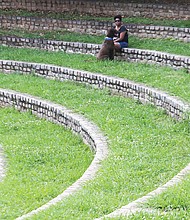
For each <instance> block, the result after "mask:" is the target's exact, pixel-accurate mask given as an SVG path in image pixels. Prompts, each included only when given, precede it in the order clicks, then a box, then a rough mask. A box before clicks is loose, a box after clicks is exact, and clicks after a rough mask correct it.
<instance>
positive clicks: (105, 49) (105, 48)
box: [97, 28, 116, 60]
mask: <svg viewBox="0 0 190 220" xmlns="http://www.w3.org/2000/svg"><path fill="white" fill-rule="evenodd" d="M115 35H116V30H115V29H114V28H109V29H108V30H107V35H106V37H105V39H104V42H103V44H102V47H101V49H100V51H99V52H98V54H97V59H98V60H113V59H114V55H115V49H114V42H113V38H114V37H115Z"/></svg>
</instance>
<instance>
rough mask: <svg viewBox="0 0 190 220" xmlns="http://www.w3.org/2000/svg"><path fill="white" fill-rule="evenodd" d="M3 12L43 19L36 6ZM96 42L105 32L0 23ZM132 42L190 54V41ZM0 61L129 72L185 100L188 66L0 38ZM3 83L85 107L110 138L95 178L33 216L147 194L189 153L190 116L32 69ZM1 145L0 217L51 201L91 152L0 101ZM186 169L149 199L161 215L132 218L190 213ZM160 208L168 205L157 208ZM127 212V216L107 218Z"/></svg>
mask: <svg viewBox="0 0 190 220" xmlns="http://www.w3.org/2000/svg"><path fill="white" fill-rule="evenodd" d="M0 14H1V15H3V14H7V15H17V16H37V17H44V14H43V13H40V12H38V13H30V12H27V11H24V10H23V11H10V10H8V11H5V10H3V11H2V10H0ZM45 17H52V18H63V19H78V18H79V15H76V14H73V15H72V16H71V15H70V14H66V13H62V14H54V13H47V14H45ZM80 19H81V20H100V21H112V20H113V18H101V17H99V18H96V17H92V16H87V15H86V16H80ZM124 22H127V23H136V24H137V23H138V24H148V25H165V26H174V27H188V28H189V25H190V21H178V20H153V19H144V18H124ZM5 35H9V36H20V37H31V38H39V37H40V38H45V39H56V40H63V41H78V42H86V43H88V42H89V43H102V41H103V38H104V36H90V35H84V34H78V33H77V34H75V33H69V32H66V31H56V32H47V31H44V32H33V33H31V32H27V31H23V30H4V29H1V30H0V36H5ZM129 47H131V48H140V49H151V50H158V51H165V52H168V53H174V54H181V55H186V56H190V44H189V43H183V42H178V41H176V40H172V39H167V40H163V39H162V40H161V39H160V40H159V39H156V40H154V39H139V38H136V37H132V36H129ZM0 59H8V60H19V61H28V62H38V63H47V64H54V65H59V66H65V67H70V68H75V69H82V70H87V71H90V72H98V73H102V74H106V75H110V76H117V77H121V78H127V79H130V80H133V81H136V82H140V83H145V84H146V85H149V86H152V87H155V88H159V89H161V90H164V91H167V92H169V93H170V94H171V95H175V96H178V97H180V98H181V99H183V100H185V101H188V102H190V91H189V88H190V74H187V73H186V71H185V70H179V71H175V70H173V69H171V68H169V67H159V68H158V66H156V65H147V64H138V63H127V62H118V61H105V62H101V61H97V60H96V58H95V57H93V56H89V55H79V54H66V53H63V52H47V51H40V50H36V49H18V48H17V49H16V48H10V47H3V46H0ZM0 87H1V88H7V89H13V90H16V91H20V92H23V93H28V94H31V95H35V96H40V97H42V98H45V99H49V100H51V101H53V102H55V103H59V104H62V105H64V106H67V107H69V108H71V109H73V110H74V111H75V112H78V113H80V114H83V115H85V117H87V118H89V119H90V120H91V121H93V122H94V123H95V124H96V125H98V126H99V127H100V129H101V130H102V132H103V133H104V134H105V135H106V136H107V137H108V143H109V149H110V154H109V157H108V158H107V159H106V160H105V161H104V162H103V164H102V168H101V170H100V171H99V173H98V175H97V177H96V178H95V179H94V180H93V181H90V182H88V184H86V185H85V186H84V188H83V189H82V190H81V191H79V192H78V193H76V194H75V195H73V196H71V197H69V198H67V199H66V200H64V201H63V202H60V203H59V204H57V205H56V206H53V207H51V208H50V209H48V210H46V211H44V212H42V213H40V214H38V215H36V216H34V217H32V218H31V219H38V220H39V219H42V220H44V219H50V220H52V219H56V220H57V219H60V220H63V219H66V220H68V219H69V220H72V219H73V220H76V219H80V220H81V219H85V220H87V219H89V220H90V219H93V218H96V217H100V216H103V215H105V214H109V213H110V212H112V211H114V210H115V209H117V208H119V207H121V206H123V205H127V204H128V203H129V202H131V201H133V200H135V199H137V198H139V197H141V196H143V195H146V194H147V193H148V192H150V191H152V190H154V189H155V188H157V187H158V186H160V185H162V184H164V183H166V182H167V181H168V180H170V179H171V178H172V177H173V176H174V175H176V174H177V173H178V172H179V171H180V170H181V169H183V168H184V167H185V166H186V165H187V164H188V163H189V161H190V153H189V152H190V135H189V133H190V124H189V122H187V121H183V122H176V121H174V120H173V119H172V118H170V117H168V116H167V115H165V113H164V112H163V111H160V110H158V109H156V108H154V107H152V106H149V105H145V106H144V105H141V104H139V103H136V102H135V101H134V100H131V99H126V98H123V97H120V96H112V95H110V92H109V91H108V90H98V89H95V88H91V87H90V86H85V85H82V84H77V83H72V82H58V81H54V80H46V79H43V78H38V77H36V76H29V75H20V74H3V73H0ZM0 120H1V123H0V124H1V126H0V140H1V142H0V144H1V145H2V146H3V149H4V152H5V154H6V159H7V161H8V170H7V175H6V177H5V179H4V181H3V182H1V183H0V194H1V197H0V208H1V213H0V219H15V218H16V217H18V216H20V215H22V214H25V213H27V212H29V211H31V210H33V209H35V208H37V207H39V206H40V205H42V204H44V203H46V202H47V201H49V200H50V199H52V198H54V197H55V196H57V195H58V194H59V193H61V192H62V191H63V190H64V189H65V188H67V187H68V186H69V185H71V184H72V183H73V182H74V181H75V180H76V179H78V178H79V177H80V176H81V175H82V174H83V173H84V171H85V169H86V168H87V167H88V166H89V164H90V162H91V161H92V159H93V154H92V152H90V150H89V148H88V146H86V145H85V144H83V142H82V140H81V139H80V138H79V137H78V136H75V135H73V134H72V133H71V132H70V131H68V130H65V129H63V128H62V127H60V126H58V125H55V124H52V123H50V122H47V121H45V120H42V119H38V118H37V117H35V116H33V115H31V114H30V113H19V112H18V111H16V110H14V109H12V108H0ZM189 195H190V176H188V177H187V178H186V180H184V181H183V182H182V183H181V184H179V185H178V186H176V187H172V188H171V189H169V190H167V192H165V193H164V194H162V195H160V196H158V197H156V198H154V199H153V200H151V201H149V202H148V204H146V207H151V208H153V209H157V210H159V211H161V215H158V214H148V213H146V214H143V213H139V214H135V215H133V216H131V217H129V219H133V220H139V219H146V220H148V219H150V220H152V219H156V220H160V219H165V220H168V219H172V220H173V219H174V220H179V219H190V204H189V201H190V198H189ZM163 211H166V212H165V213H163ZM114 219H119V220H121V219H126V218H121V217H119V218H114Z"/></svg>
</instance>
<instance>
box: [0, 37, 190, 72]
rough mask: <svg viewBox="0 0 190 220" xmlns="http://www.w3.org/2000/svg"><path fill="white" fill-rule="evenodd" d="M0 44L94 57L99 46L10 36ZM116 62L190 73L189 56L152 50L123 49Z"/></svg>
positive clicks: (1, 40)
mask: <svg viewBox="0 0 190 220" xmlns="http://www.w3.org/2000/svg"><path fill="white" fill-rule="evenodd" d="M0 44H2V45H4V46H5V45H6V46H12V47H18V48H23V47H25V48H36V49H43V50H48V51H63V52H66V53H79V54H91V55H93V56H95V55H96V54H97V53H98V52H99V50H100V48H101V44H90V43H79V42H65V41H56V40H44V39H32V38H20V37H11V36H4V37H2V36H0ZM115 59H116V60H122V61H127V62H140V63H149V64H158V65H161V66H169V67H171V68H174V69H182V68H184V69H186V70H187V71H188V72H190V56H182V55H176V54H170V53H165V52H160V51H154V50H145V49H137V48H124V49H122V51H121V52H117V53H116V54H115Z"/></svg>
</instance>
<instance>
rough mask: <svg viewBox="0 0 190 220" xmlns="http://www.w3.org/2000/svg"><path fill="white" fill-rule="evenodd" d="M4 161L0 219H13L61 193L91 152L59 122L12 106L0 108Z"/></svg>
mask: <svg viewBox="0 0 190 220" xmlns="http://www.w3.org/2000/svg"><path fill="white" fill-rule="evenodd" d="M0 121H1V126H0V137H1V142H0V143H1V145H2V147H3V149H4V154H5V155H6V161H7V166H8V167H7V171H6V177H5V178H4V181H3V182H1V183H0V194H1V197H0V209H1V213H0V219H15V218H16V217H18V216H20V215H22V214H23V213H25V212H27V211H29V210H31V209H35V208H37V207H38V206H40V205H42V204H44V202H47V201H49V200H50V199H51V198H52V197H56V196H57V195H58V194H60V193H62V192H63V191H64V190H65V189H66V188H67V187H68V186H70V185H71V184H72V183H73V182H75V181H76V180H77V179H78V178H79V177H80V176H81V175H82V174H83V173H84V171H85V170H86V169H87V167H88V166H89V164H90V163H91V161H92V159H93V155H92V152H91V151H90V149H89V147H88V146H85V145H84V143H83V141H82V140H81V138H79V137H78V136H76V135H73V134H72V132H71V131H68V130H66V129H64V128H63V127H61V126H59V125H55V124H52V123H50V122H47V121H45V120H42V119H38V118H37V117H35V116H33V115H31V114H30V113H19V112H18V111H17V110H14V109H12V108H0Z"/></svg>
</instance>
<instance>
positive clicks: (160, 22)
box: [0, 10, 190, 28]
mask: <svg viewBox="0 0 190 220" xmlns="http://www.w3.org/2000/svg"><path fill="white" fill-rule="evenodd" d="M0 14H1V15H8V16H10V15H12V16H25V17H45V18H55V19H66V20H95V21H110V22H112V21H114V20H113V17H101V16H92V15H88V13H87V14H86V15H85V14H79V13H70V12H69V13H67V12H64V13H53V12H40V11H37V12H29V11H27V10H0ZM123 22H124V23H128V24H142V25H157V26H172V27H182V28H189V26H190V21H189V20H174V19H156V18H142V17H124V18H123Z"/></svg>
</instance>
